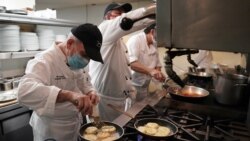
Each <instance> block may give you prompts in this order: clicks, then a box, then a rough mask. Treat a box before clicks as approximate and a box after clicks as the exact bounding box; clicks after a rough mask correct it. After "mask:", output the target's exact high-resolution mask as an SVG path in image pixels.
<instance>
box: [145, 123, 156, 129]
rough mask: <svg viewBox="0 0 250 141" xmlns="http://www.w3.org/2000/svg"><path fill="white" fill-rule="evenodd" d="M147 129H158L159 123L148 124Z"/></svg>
mask: <svg viewBox="0 0 250 141" xmlns="http://www.w3.org/2000/svg"><path fill="white" fill-rule="evenodd" d="M146 127H149V128H158V127H159V125H158V124H157V123H155V122H148V123H147V124H146Z"/></svg>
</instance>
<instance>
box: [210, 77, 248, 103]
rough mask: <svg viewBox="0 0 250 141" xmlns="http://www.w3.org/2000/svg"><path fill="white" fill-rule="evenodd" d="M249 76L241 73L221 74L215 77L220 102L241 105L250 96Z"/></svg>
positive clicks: (216, 96)
mask: <svg viewBox="0 0 250 141" xmlns="http://www.w3.org/2000/svg"><path fill="white" fill-rule="evenodd" d="M247 84H248V77H247V76H244V75H241V74H230V73H228V74H220V75H217V77H215V78H214V88H215V98H216V100H217V102H218V103H221V104H225V105H239V104H241V103H243V102H244V99H246V98H248V94H247V93H246V88H247Z"/></svg>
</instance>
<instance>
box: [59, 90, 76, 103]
mask: <svg viewBox="0 0 250 141" xmlns="http://www.w3.org/2000/svg"><path fill="white" fill-rule="evenodd" d="M56 101H57V102H58V103H62V102H66V101H69V102H74V100H73V96H72V94H71V93H70V91H67V90H60V91H59V93H58V96H57V99H56Z"/></svg>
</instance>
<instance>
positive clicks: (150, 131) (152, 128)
mask: <svg viewBox="0 0 250 141" xmlns="http://www.w3.org/2000/svg"><path fill="white" fill-rule="evenodd" d="M137 129H138V130H139V131H140V132H142V133H144V134H147V135H152V136H159V137H163V136H168V135H169V134H170V129H169V128H168V127H165V126H161V125H159V124H157V123H154V122H148V123H147V124H145V125H144V126H139V127H138V128H137Z"/></svg>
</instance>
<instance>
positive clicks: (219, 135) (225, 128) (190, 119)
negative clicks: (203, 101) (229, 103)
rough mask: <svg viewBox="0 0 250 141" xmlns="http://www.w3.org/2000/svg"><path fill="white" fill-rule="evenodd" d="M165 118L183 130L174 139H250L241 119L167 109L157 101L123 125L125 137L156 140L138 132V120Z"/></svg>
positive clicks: (139, 140) (131, 139)
mask: <svg viewBox="0 0 250 141" xmlns="http://www.w3.org/2000/svg"><path fill="white" fill-rule="evenodd" d="M159 117H160V118H162V119H165V120H168V121H170V122H172V123H174V124H175V125H176V126H177V127H178V129H179V131H178V133H177V134H176V135H175V136H174V139H172V140H174V141H249V140H250V135H249V132H248V128H247V127H246V125H245V124H244V122H243V121H237V119H219V118H216V117H210V116H207V115H198V114H195V113H192V112H189V111H181V110H175V109H167V108H166V107H161V106H159V105H156V106H155V107H151V106H149V105H147V106H146V107H144V109H143V110H141V111H140V112H139V113H138V114H137V115H136V117H135V118H134V119H131V120H130V121H129V122H128V123H127V124H126V125H125V126H124V127H123V128H124V132H125V134H124V136H123V138H122V139H121V140H122V141H135V140H137V141H153V140H151V139H147V138H144V137H142V136H141V135H138V133H137V132H136V129H135V128H134V123H135V121H136V120H138V119H141V118H159Z"/></svg>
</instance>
